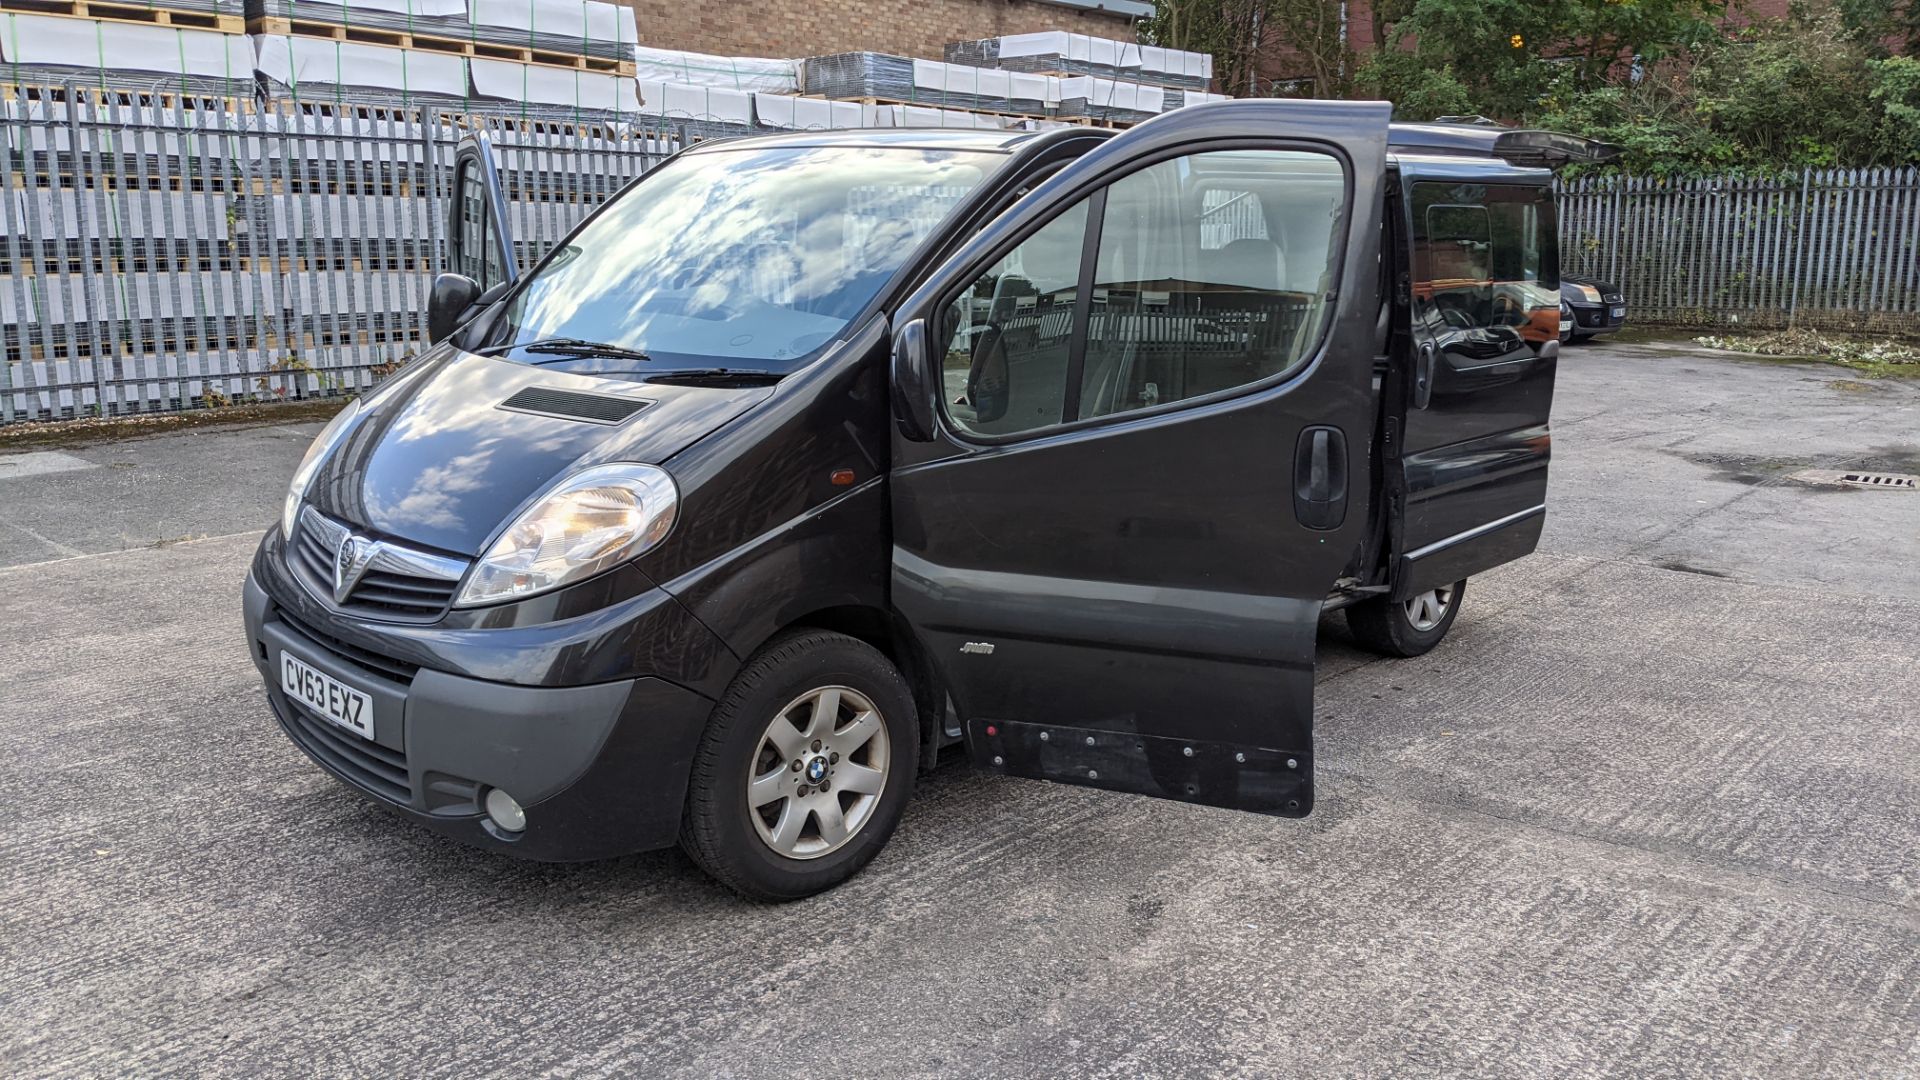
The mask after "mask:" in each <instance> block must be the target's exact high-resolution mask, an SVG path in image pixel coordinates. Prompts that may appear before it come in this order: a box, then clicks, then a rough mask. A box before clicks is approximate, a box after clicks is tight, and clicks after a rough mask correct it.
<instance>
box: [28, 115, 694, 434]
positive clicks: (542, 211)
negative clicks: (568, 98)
mask: <svg viewBox="0 0 1920 1080" xmlns="http://www.w3.org/2000/svg"><path fill="white" fill-rule="evenodd" d="M0 103H3V104H4V107H5V108H4V115H0V132H4V143H3V144H0V145H3V146H4V151H5V154H6V158H5V162H4V173H3V175H0V329H4V334H5V337H4V353H0V424H5V423H12V422H18V421H23V420H34V419H61V418H68V417H87V416H114V415H123V414H131V413H143V412H154V411H168V410H177V409H187V408H195V407H200V406H207V405H223V404H228V403H235V402H249V401H262V400H282V399H289V398H304V397H312V396H318V395H330V394H336V393H343V392H352V391H355V390H358V389H361V388H364V387H366V386H370V385H371V384H372V383H373V382H375V381H377V380H378V379H379V378H380V377H382V376H383V375H384V374H385V373H387V372H389V371H391V370H393V369H394V368H395V367H397V366H398V365H400V364H402V363H404V362H405V361H406V360H407V359H408V358H409V357H410V356H411V355H412V354H413V353H414V352H415V351H417V350H418V349H419V348H421V347H422V343H423V341H424V336H425V310H426V296H427V291H428V287H429V285H430V283H431V281H432V277H433V274H434V273H435V272H436V271H437V270H438V269H439V268H440V267H441V265H442V248H443V246H444V243H443V241H444V234H445V232H446V220H447V215H446V211H447V189H448V186H449V184H450V182H451V177H452V163H453V151H454V148H455V146H456V145H457V144H458V141H459V139H460V137H461V136H462V135H464V134H466V133H467V132H468V131H470V130H473V129H476V128H480V129H484V130H486V131H488V132H489V134H490V135H491V137H492V139H493V143H494V150H495V154H496V156H497V160H498V163H499V166H500V171H501V180H502V182H503V186H504V187H505V189H506V193H507V197H508V210H509V216H510V219H511V225H512V228H513V231H514V235H515V237H516V240H517V244H516V246H517V248H518V249H519V250H518V256H519V258H520V259H521V260H522V261H523V264H524V262H525V261H526V260H528V259H530V258H532V257H534V256H536V255H537V254H539V253H541V252H544V251H545V249H546V248H547V246H549V245H550V244H552V243H554V242H555V241H556V240H558V239H559V238H560V237H561V236H562V235H563V234H564V233H565V232H566V231H567V230H568V229H569V228H571V227H572V226H573V225H574V223H575V222H577V221H578V220H579V219H580V218H581V217H583V216H585V214H586V213H587V212H588V211H590V210H591V209H592V208H593V207H595V206H597V205H599V204H600V203H601V202H603V201H605V200H606V199H607V198H609V197H610V196H611V195H613V194H614V193H615V192H616V191H618V190H619V189H620V188H621V187H622V186H624V185H625V184H626V183H627V182H628V181H629V180H631V179H633V178H634V177H636V176H638V175H640V173H641V172H643V171H645V170H646V169H647V168H649V167H651V166H652V165H653V164H654V163H655V162H657V161H659V160H661V159H662V158H663V157H664V156H665V155H666V153H668V152H670V151H671V149H672V142H671V141H670V138H669V136H668V134H667V133H654V132H641V131H636V130H634V129H632V128H630V127H627V126H623V125H619V124H616V123H612V122H605V121H598V120H595V119H593V118H592V117H590V116H589V117H572V118H561V117H555V118H550V119H533V118H529V117H527V116H523V115H514V116H483V115H472V114H464V113H462V112H460V111H458V110H457V106H454V105H419V106H415V107H407V108H382V107H371V106H356V105H343V104H337V103H335V104H310V103H308V104H303V103H294V102H270V103H269V102H259V101H254V100H250V99H246V98H219V97H208V96H202V95H196V94H193V93H179V92H169V91H165V90H157V91H154V92H128V91H120V90H101V89H98V88H93V87H75V86H66V87H58V88H48V87H6V88H4V89H0Z"/></svg>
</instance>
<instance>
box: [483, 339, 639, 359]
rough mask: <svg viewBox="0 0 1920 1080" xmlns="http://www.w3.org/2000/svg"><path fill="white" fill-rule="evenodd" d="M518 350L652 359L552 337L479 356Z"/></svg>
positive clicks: (501, 347)
mask: <svg viewBox="0 0 1920 1080" xmlns="http://www.w3.org/2000/svg"><path fill="white" fill-rule="evenodd" d="M515 349H519V350H520V351H522V352H530V353H561V354H563V355H566V356H602V357H606V358H608V359H612V360H652V359H653V357H651V356H648V355H647V354H646V353H643V352H641V351H640V350H638V349H629V348H627V347H626V346H624V345H612V344H609V343H607V342H604V341H587V340H586V339H584V338H571V337H552V338H541V339H540V340H538V341H529V342H527V343H525V344H521V343H519V342H508V343H507V344H505V345H489V346H487V347H486V348H484V349H481V350H479V354H480V355H481V356H498V355H500V354H501V353H504V352H512V351H513V350H515Z"/></svg>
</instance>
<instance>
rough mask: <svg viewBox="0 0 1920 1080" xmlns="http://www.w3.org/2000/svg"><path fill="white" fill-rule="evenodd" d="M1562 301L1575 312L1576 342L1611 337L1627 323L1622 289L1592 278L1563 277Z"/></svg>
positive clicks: (1574, 338) (1561, 280) (1566, 275)
mask: <svg viewBox="0 0 1920 1080" xmlns="http://www.w3.org/2000/svg"><path fill="white" fill-rule="evenodd" d="M1560 298H1561V299H1563V300H1565V301H1566V302H1567V305H1568V306H1569V307H1571V308H1572V309H1573V340H1575V341H1585V340H1587V339H1588V338H1590V337H1592V336H1593V335H1595V334H1611V333H1613V332H1614V331H1615V330H1618V329H1620V327H1622V326H1624V325H1626V321H1627V298H1626V296H1625V295H1624V294H1623V293H1621V291H1620V286H1618V285H1609V284H1607V283H1606V282H1604V281H1595V280H1594V279H1592V278H1584V277H1574V276H1571V275H1568V274H1562V275H1560Z"/></svg>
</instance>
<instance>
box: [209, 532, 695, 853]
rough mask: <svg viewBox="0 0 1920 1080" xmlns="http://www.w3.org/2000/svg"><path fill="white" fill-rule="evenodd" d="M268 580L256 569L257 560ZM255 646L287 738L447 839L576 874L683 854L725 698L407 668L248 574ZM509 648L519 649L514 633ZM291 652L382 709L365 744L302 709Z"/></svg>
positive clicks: (643, 683)
mask: <svg viewBox="0 0 1920 1080" xmlns="http://www.w3.org/2000/svg"><path fill="white" fill-rule="evenodd" d="M256 569H258V565H257V564H256ZM244 590H245V592H244V601H243V604H244V609H245V617H246V629H247V644H248V651H249V654H250V655H251V656H252V657H253V660H254V664H255V666H257V667H258V668H259V669H260V674H261V677H262V679H263V680H264V681H265V683H266V691H267V698H268V701H269V702H270V703H271V705H272V708H273V712H274V715H275V717H276V719H278V720H279V722H280V726H281V728H282V729H284V730H285V731H286V733H287V735H288V737H289V738H291V739H292V740H293V742H294V743H295V744H296V745H297V746H299V747H300V748H301V749H302V750H303V751H305V752H306V753H307V755H308V756H309V757H311V758H313V759H314V761H316V762H317V763H319V765H320V766H321V767H322V768H324V769H326V770H327V771H328V772H330V773H332V774H333V775H334V777H335V778H337V779H339V780H340V781H342V782H343V783H345V784H346V785H347V786H348V787H349V788H352V789H353V790H355V791H357V792H359V793H360V794H362V795H364V796H366V797H368V798H370V799H373V800H374V801H376V802H379V803H382V804H384V805H386V806H387V807H389V808H390V809H392V810H394V811H395V812H397V813H399V814H401V815H402V816H405V817H407V818H410V819H412V820H414V821H418V822H420V823H422V824H424V825H427V826H428V827H430V828H433V829H435V830H437V831H439V832H441V833H444V834H446V835H448V836H452V837H454V838H456V839H459V840H463V841H466V842H467V843H471V844H475V845H478V846H481V847H488V848H496V849H500V850H504V851H508V852H511V853H512V854H515V855H520V856H523V857H526V858H531V859H539V860H545V861H556V862H571V861H579V860H586V859H598V858H607V857H612V856H616V855H624V854H629V853H632V852H635V851H645V850H649V849H652V848H659V847H666V846H669V845H671V844H672V843H673V842H674V841H675V839H676V838H677V837H678V835H679V829H680V813H681V807H682V804H683V803H684V801H685V798H686V786H687V776H688V773H689V771H690V769H691V767H692V762H693V754H694V751H695V749H696V748H697V746H698V744H699V739H700V734H701V732H702V730H703V729H704V727H705V725H706V720H707V714H708V712H709V711H710V710H711V708H712V702H711V701H709V700H708V699H707V698H705V697H702V696H701V695H700V694H697V693H695V692H693V691H692V690H688V689H686V688H684V687H682V686H679V685H676V684H675V683H673V682H669V681H667V680H665V679H660V678H652V677H634V678H624V679H617V680H613V681H608V682H597V683H591V684H587V685H579V686H524V685H521V686H516V685H509V684H503V683H500V682H494V681H488V680H484V679H477V678H471V677H467V676H465V675H457V674H452V673H449V672H446V671H441V670H435V669H431V668H425V667H416V666H415V665H413V664H411V663H408V662H405V661H401V660H396V659H394V658H392V657H390V656H387V655H383V654H382V653H381V652H379V651H376V650H372V649H368V648H366V647H365V646H364V645H363V644H361V643H357V642H349V641H346V640H344V639H343V638H341V637H338V636H335V635H334V634H333V633H330V632H329V629H337V628H330V627H329V626H328V625H326V624H325V623H323V622H321V621H319V620H315V619H313V618H312V617H311V613H310V612H302V613H296V611H295V605H284V606H283V605H282V604H280V603H278V602H276V601H275V599H274V597H273V596H272V595H270V594H269V592H268V591H267V589H266V588H264V587H262V585H261V584H260V582H259V581H257V580H256V575H255V574H254V573H249V574H248V575H247V581H246V585H245V586H244ZM498 633H499V635H500V637H501V644H500V647H501V648H502V649H503V650H515V646H514V644H513V641H514V638H515V635H514V633H513V632H512V631H511V630H505V631H499V632H498ZM288 653H291V654H292V655H294V656H296V657H298V658H299V659H301V660H302V661H305V662H306V663H307V664H308V665H309V666H311V667H314V668H317V669H318V670H320V671H322V672H324V673H326V674H327V675H330V676H332V677H333V678H335V679H338V680H340V681H342V682H344V683H346V684H348V685H349V686H352V687H355V688H357V689H360V690H361V691H363V692H365V693H366V694H368V695H369V696H370V697H371V698H372V700H373V728H374V737H373V739H371V740H368V739H365V738H363V737H361V736H360V735H358V734H355V733H354V732H351V731H348V730H347V729H345V728H342V727H340V726H338V725H335V724H333V723H332V722H330V721H328V720H326V719H323V718H322V717H321V716H319V714H317V713H314V712H313V711H311V710H309V709H308V708H307V707H306V706H304V705H302V704H300V703H298V702H297V701H295V700H294V699H292V698H290V697H289V696H288V695H287V694H285V693H284V692H283V691H282V690H281V683H280V678H279V671H280V667H281V664H282V662H283V661H282V657H283V656H284V655H286V654H288ZM494 787H498V788H500V789H502V790H504V791H505V792H506V793H507V794H508V795H511V796H512V797H513V798H514V799H515V800H516V801H517V802H519V803H520V805H521V806H523V807H525V808H526V818H527V826H526V828H525V829H524V830H523V831H521V832H518V833H508V832H505V831H503V830H501V829H499V828H498V827H496V826H495V825H494V824H493V823H492V822H491V821H490V820H488V819H487V817H486V815H485V814H484V812H483V810H482V806H483V803H484V800H485V798H486V792H487V790H488V789H489V788H494Z"/></svg>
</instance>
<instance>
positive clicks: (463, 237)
mask: <svg viewBox="0 0 1920 1080" xmlns="http://www.w3.org/2000/svg"><path fill="white" fill-rule="evenodd" d="M491 202H492V200H491V199H489V198H488V197H487V185H486V182H485V181H484V180H483V179H481V176H480V163H479V162H478V161H477V160H475V159H473V158H462V159H461V161H460V165H459V168H458V171H457V174H456V176H455V178H454V215H453V230H452V234H451V235H450V236H448V238H447V240H448V251H449V252H450V255H451V258H450V259H449V263H450V265H451V267H452V269H453V272H454V273H456V274H459V275H461V276H463V277H465V278H467V279H469V280H471V281H473V282H476V283H477V284H478V285H479V286H480V291H481V292H485V291H486V289H487V287H488V285H489V284H490V283H491V279H490V278H489V277H488V272H489V271H490V270H496V269H497V267H498V265H499V259H498V257H493V258H489V257H488V254H487V251H488V249H489V248H490V247H492V246H493V244H492V240H493V234H492V227H491V220H490V219H491V218H492V214H491V213H490V210H491V207H490V205H489V204H490V203H491Z"/></svg>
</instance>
